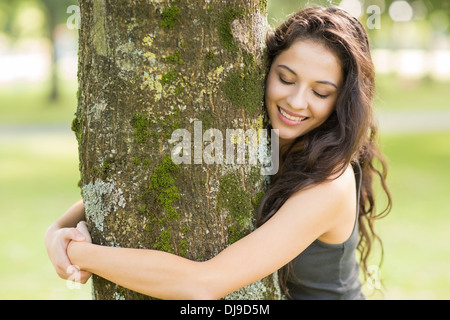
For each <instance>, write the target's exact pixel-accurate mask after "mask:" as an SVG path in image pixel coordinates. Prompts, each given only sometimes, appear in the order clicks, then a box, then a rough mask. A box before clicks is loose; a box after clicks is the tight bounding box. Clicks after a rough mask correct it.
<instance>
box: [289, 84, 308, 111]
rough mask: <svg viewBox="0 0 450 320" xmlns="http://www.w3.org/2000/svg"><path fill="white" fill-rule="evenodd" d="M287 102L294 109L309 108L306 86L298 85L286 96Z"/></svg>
mask: <svg viewBox="0 0 450 320" xmlns="http://www.w3.org/2000/svg"><path fill="white" fill-rule="evenodd" d="M286 102H287V103H288V104H289V106H290V107H291V108H292V110H304V109H306V108H308V99H307V90H306V88H303V87H300V86H296V87H295V88H293V90H292V91H291V92H290V94H289V95H288V96H287V97H286Z"/></svg>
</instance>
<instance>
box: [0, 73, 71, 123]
mask: <svg viewBox="0 0 450 320" xmlns="http://www.w3.org/2000/svg"><path fill="white" fill-rule="evenodd" d="M76 91H77V84H76V81H67V80H66V81H61V83H60V95H61V97H60V98H61V99H59V100H58V101H56V102H49V92H50V88H49V83H48V82H47V81H44V82H37V83H20V82H19V83H13V84H2V85H1V86H0V125H2V124H8V125H11V124H49V123H53V124H60V123H61V122H64V123H68V124H69V126H70V123H71V121H72V119H73V118H74V113H75V111H76V108H77V104H76Z"/></svg>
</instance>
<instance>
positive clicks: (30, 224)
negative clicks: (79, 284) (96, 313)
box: [0, 133, 90, 300]
mask: <svg viewBox="0 0 450 320" xmlns="http://www.w3.org/2000/svg"><path fill="white" fill-rule="evenodd" d="M78 180H79V173H78V158H77V146H76V140H75V138H74V136H73V135H72V134H71V133H68V134H45V133H40V134H39V133H38V134H36V133H34V134H19V135H14V136H13V135H6V136H5V135H3V136H2V137H0V212H1V215H0V229H1V230H0V283H1V284H2V289H1V290H0V300H1V299H89V298H90V287H89V285H88V286H84V287H83V288H82V289H81V290H69V289H67V287H66V283H65V281H64V280H61V279H60V278H59V277H58V276H57V275H56V273H55V272H54V270H53V266H52V265H51V263H50V262H49V260H48V258H47V253H46V251H45V247H44V241H43V240H44V233H45V231H46V229H47V227H48V226H49V225H50V224H51V223H52V222H53V221H54V220H55V219H56V218H57V217H58V216H59V215H61V214H62V213H64V211H65V210H67V208H68V206H70V204H71V203H73V202H75V201H76V200H78V199H79V198H80V192H79V189H78V187H77V181H78Z"/></svg>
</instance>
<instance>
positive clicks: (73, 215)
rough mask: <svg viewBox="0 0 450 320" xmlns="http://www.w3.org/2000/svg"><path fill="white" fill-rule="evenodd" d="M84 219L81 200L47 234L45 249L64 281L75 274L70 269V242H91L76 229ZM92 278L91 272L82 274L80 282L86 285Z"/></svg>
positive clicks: (49, 228)
mask: <svg viewBox="0 0 450 320" xmlns="http://www.w3.org/2000/svg"><path fill="white" fill-rule="evenodd" d="M84 219H85V217H84V206H83V201H82V200H80V201H78V202H76V203H75V204H74V205H73V206H72V207H70V208H69V210H67V211H66V213H64V214H63V215H62V216H61V217H60V218H59V219H58V220H56V221H55V222H54V223H52V224H51V225H50V227H48V229H47V232H46V233H45V247H46V249H47V253H48V256H49V258H50V261H51V262H52V264H53V266H54V268H55V270H56V273H57V274H58V275H59V276H60V277H61V278H63V279H68V278H69V277H71V276H72V272H73V268H70V267H71V266H72V263H71V261H70V260H69V258H68V256H67V252H66V249H67V246H68V244H69V242H70V241H72V240H73V241H86V240H90V239H87V238H86V237H85V236H84V235H83V234H82V233H81V232H80V231H79V230H77V229H76V226H77V224H78V223H79V222H80V221H83V220H84ZM90 276H91V273H89V272H81V275H80V281H81V282H82V283H85V282H86V281H87V280H88V279H89V277H90Z"/></svg>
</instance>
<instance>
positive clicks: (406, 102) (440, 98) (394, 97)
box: [375, 74, 450, 112]
mask: <svg viewBox="0 0 450 320" xmlns="http://www.w3.org/2000/svg"><path fill="white" fill-rule="evenodd" d="M376 79H377V92H376V99H375V106H376V108H378V109H379V110H380V111H383V110H388V111H394V110H395V111H406V112H411V111H412V110H413V111H414V110H418V111H429V110H444V109H446V110H449V109H450V94H449V88H450V81H435V80H432V79H429V78H423V79H409V80H408V79H402V78H399V77H396V76H395V75H392V74H379V75H377V78H376Z"/></svg>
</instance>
